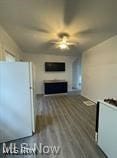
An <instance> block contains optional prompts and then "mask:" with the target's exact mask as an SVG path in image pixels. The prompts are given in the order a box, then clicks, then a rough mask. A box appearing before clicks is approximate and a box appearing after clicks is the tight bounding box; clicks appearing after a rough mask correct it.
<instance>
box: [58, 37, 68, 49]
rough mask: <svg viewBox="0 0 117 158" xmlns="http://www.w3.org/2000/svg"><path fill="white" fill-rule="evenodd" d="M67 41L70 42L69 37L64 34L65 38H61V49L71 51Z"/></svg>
mask: <svg viewBox="0 0 117 158" xmlns="http://www.w3.org/2000/svg"><path fill="white" fill-rule="evenodd" d="M67 41H68V36H67V35H66V34H63V36H61V41H60V42H59V48H60V49H69V46H68V42H67Z"/></svg>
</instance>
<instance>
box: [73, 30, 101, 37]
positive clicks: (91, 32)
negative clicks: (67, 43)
mask: <svg viewBox="0 0 117 158" xmlns="http://www.w3.org/2000/svg"><path fill="white" fill-rule="evenodd" d="M97 31H99V30H97V29H87V30H83V31H80V32H79V31H78V32H76V33H75V36H83V35H90V34H95V33H97Z"/></svg>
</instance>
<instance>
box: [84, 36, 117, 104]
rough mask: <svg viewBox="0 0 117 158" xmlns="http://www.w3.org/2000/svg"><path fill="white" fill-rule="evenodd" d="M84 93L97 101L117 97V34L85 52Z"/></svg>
mask: <svg viewBox="0 0 117 158" xmlns="http://www.w3.org/2000/svg"><path fill="white" fill-rule="evenodd" d="M82 66H83V69H82V78H83V80H82V95H83V96H85V97H87V98H89V99H91V100H93V101H97V100H98V99H104V98H105V97H110V98H111V97H115V98H116V99H117V36H114V37H112V38H110V39H108V40H106V41H104V42H102V43H100V44H98V45H97V46H95V47H93V48H91V49H89V50H88V51H86V52H84V53H83V57H82Z"/></svg>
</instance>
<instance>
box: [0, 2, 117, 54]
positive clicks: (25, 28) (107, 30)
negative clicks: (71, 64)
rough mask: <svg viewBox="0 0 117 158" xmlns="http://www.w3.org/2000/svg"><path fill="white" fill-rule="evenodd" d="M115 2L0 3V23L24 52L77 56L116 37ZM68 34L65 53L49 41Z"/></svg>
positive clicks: (116, 12) (116, 13)
mask: <svg viewBox="0 0 117 158" xmlns="http://www.w3.org/2000/svg"><path fill="white" fill-rule="evenodd" d="M116 15H117V0H0V24H1V25H2V26H3V27H4V28H5V29H6V31H7V32H8V34H9V35H10V36H11V37H12V38H13V39H14V40H15V41H16V42H17V44H18V45H19V46H20V48H21V49H22V50H23V52H26V53H53V54H60V55H61V54H62V55H63V54H65V55H77V54H78V53H80V52H82V51H84V50H86V49H88V48H90V47H92V46H94V45H96V44H97V43H99V42H102V41H104V40H106V39H108V38H109V37H111V36H113V35H115V34H117V18H116ZM60 32H68V33H69V34H70V35H71V38H73V39H75V40H76V41H77V42H78V43H79V44H78V45H77V47H72V48H71V49H70V50H69V51H61V50H59V49H56V48H55V47H54V45H53V44H52V43H51V42H50V41H51V40H53V39H57V34H58V33H60Z"/></svg>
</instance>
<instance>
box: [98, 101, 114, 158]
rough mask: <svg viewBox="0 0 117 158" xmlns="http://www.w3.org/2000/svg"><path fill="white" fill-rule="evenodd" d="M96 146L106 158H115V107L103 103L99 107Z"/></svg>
mask: <svg viewBox="0 0 117 158" xmlns="http://www.w3.org/2000/svg"><path fill="white" fill-rule="evenodd" d="M98 145H99V146H100V148H101V149H102V150H103V151H104V152H105V154H106V155H107V156H108V158H117V107H115V106H113V105H110V104H108V103H105V102H100V106H99V127H98Z"/></svg>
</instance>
